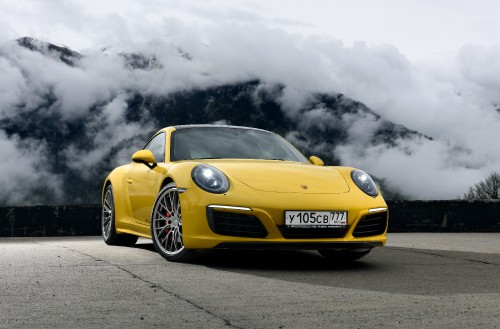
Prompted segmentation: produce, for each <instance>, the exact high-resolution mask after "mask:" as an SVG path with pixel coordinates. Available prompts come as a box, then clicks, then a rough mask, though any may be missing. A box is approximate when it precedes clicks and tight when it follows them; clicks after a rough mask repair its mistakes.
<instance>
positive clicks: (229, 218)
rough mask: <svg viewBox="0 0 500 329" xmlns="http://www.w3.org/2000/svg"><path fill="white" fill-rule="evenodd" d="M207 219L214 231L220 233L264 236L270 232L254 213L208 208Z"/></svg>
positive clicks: (252, 236) (248, 236) (247, 236)
mask: <svg viewBox="0 0 500 329" xmlns="http://www.w3.org/2000/svg"><path fill="white" fill-rule="evenodd" d="M207 219H208V225H209V226H210V228H211V229H212V231H213V232H214V233H216V234H220V235H229V236H239V237H246V238H263V237H265V236H266V235H267V234H268V233H267V230H266V228H265V227H264V225H263V224H262V222H261V221H260V220H259V219H258V218H257V217H255V216H253V215H247V214H241V213H234V212H225V211H216V210H213V209H211V208H207Z"/></svg>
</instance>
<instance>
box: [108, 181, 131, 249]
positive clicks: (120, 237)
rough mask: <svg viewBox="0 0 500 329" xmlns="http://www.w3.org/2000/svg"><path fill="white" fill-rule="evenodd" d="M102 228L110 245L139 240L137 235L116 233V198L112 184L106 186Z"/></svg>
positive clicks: (123, 244)
mask: <svg viewBox="0 0 500 329" xmlns="http://www.w3.org/2000/svg"><path fill="white" fill-rule="evenodd" d="M101 230H102V237H103V239H104V242H105V243H106V244H109V245H118V246H131V245H134V244H135V243H136V242H137V236H135V235H130V234H118V233H116V225H115V200H114V197H113V189H112V188H111V185H108V186H107V187H106V190H105V192H104V199H103V201H102V218H101Z"/></svg>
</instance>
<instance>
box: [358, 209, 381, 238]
mask: <svg viewBox="0 0 500 329" xmlns="http://www.w3.org/2000/svg"><path fill="white" fill-rule="evenodd" d="M386 228H387V211H384V212H379V213H376V214H369V215H366V216H364V217H362V218H361V219H360V220H359V222H358V225H356V228H355V229H354V232H353V233H352V235H353V236H354V237H356V238H361V237H365V236H373V235H380V234H383V233H384V232H385V229H386Z"/></svg>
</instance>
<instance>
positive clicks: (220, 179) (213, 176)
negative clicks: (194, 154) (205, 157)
mask: <svg viewBox="0 0 500 329" xmlns="http://www.w3.org/2000/svg"><path fill="white" fill-rule="evenodd" d="M191 177H192V178H193V181H194V182H195V183H196V185H198V186H199V187H200V188H202V189H203V190H205V191H207V192H210V193H217V194H220V193H225V192H227V190H229V181H228V180H227V177H226V176H225V175H224V174H223V173H222V171H220V170H219V169H217V168H214V167H212V166H209V165H206V164H200V165H197V166H196V167H194V169H193V171H192V172H191Z"/></svg>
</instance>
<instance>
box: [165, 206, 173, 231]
mask: <svg viewBox="0 0 500 329" xmlns="http://www.w3.org/2000/svg"><path fill="white" fill-rule="evenodd" d="M166 217H167V218H170V217H172V214H171V213H170V211H168V210H167V214H166ZM167 222H168V224H170V223H172V221H171V220H168V221H167ZM168 233H170V229H169V228H167V229H166V230H165V236H167V235H168Z"/></svg>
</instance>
